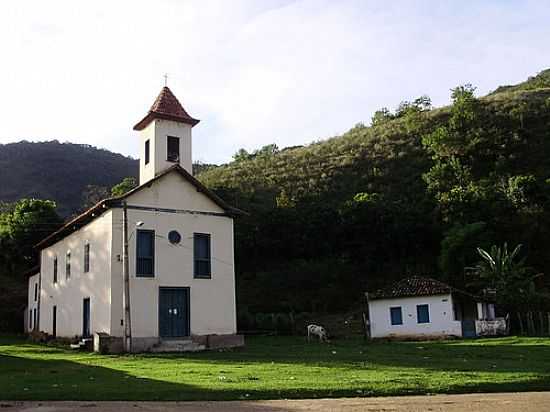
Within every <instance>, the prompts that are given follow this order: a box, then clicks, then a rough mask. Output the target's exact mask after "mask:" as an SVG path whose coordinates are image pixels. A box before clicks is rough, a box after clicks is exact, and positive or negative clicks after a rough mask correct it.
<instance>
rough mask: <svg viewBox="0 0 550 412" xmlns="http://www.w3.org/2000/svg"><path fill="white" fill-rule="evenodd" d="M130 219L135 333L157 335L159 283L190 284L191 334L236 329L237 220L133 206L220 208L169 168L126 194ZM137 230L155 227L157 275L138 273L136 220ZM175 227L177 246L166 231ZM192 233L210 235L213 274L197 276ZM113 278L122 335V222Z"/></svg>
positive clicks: (115, 327)
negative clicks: (143, 185)
mask: <svg viewBox="0 0 550 412" xmlns="http://www.w3.org/2000/svg"><path fill="white" fill-rule="evenodd" d="M127 202H128V205H129V210H128V221H129V232H130V241H129V256H130V262H129V263H130V275H131V276H130V289H131V292H130V293H131V296H130V300H131V317H132V336H134V337H156V336H158V297H159V287H189V288H190V326H191V333H192V334H195V335H204V334H231V333H236V311H235V273H234V261H233V219H231V218H229V217H225V216H212V215H204V214H190V213H169V212H153V211H142V210H134V209H132V208H131V206H132V205H139V206H150V207H162V208H164V209H177V210H194V211H209V212H217V213H222V212H223V209H221V208H220V207H219V206H217V205H216V204H215V203H214V202H212V201H211V200H210V199H209V198H208V197H206V196H205V195H204V194H202V193H200V192H197V190H196V188H195V187H194V186H192V185H191V184H190V183H188V182H187V181H186V180H185V179H183V178H182V177H181V176H180V175H178V174H177V173H175V172H174V173H171V174H169V175H167V176H164V177H163V178H162V179H160V180H158V181H156V182H154V183H153V184H152V185H151V187H150V188H147V189H144V190H142V191H140V192H137V193H135V194H134V195H132V196H130V197H129V198H128V199H127ZM113 213H114V220H115V221H122V210H121V209H116V210H114V211H113ZM139 221H141V222H143V225H142V226H141V227H139V229H149V230H154V231H155V235H156V238H155V276H154V277H153V278H143V277H136V275H135V246H136V235H135V230H136V222H139ZM171 230H177V231H178V232H179V233H180V234H181V236H182V241H181V244H180V245H178V246H174V245H172V244H170V243H169V241H168V239H167V236H168V232H170V231H171ZM193 233H209V234H210V235H211V256H212V261H211V265H212V278H211V279H194V278H193ZM113 240H114V241H113V259H114V260H113V278H112V289H111V290H112V301H113V302H115V301H118V302H120V303H119V304H116V305H115V304H113V308H112V325H111V327H112V333H113V334H114V335H116V336H122V334H123V327H122V326H121V319H123V310H122V300H121V299H122V286H123V282H122V263H121V262H118V261H116V262H115V260H116V256H117V255H121V254H122V232H121V227H120V226H118V225H115V233H114V234H113Z"/></svg>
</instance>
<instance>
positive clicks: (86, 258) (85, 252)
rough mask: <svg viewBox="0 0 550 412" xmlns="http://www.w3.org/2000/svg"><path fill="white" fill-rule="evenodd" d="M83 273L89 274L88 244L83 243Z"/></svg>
mask: <svg viewBox="0 0 550 412" xmlns="http://www.w3.org/2000/svg"><path fill="white" fill-rule="evenodd" d="M83 272H84V273H89V272H90V242H86V243H84V268H83Z"/></svg>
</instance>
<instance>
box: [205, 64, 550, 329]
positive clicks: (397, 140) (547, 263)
mask: <svg viewBox="0 0 550 412" xmlns="http://www.w3.org/2000/svg"><path fill="white" fill-rule="evenodd" d="M549 73H550V72H549V71H545V72H542V73H541V74H540V75H538V76H536V77H535V78H531V79H529V80H528V81H526V82H525V83H522V84H520V85H516V86H507V87H504V88H499V89H498V90H499V91H498V92H494V93H492V94H490V95H489V96H487V97H483V98H476V97H475V95H474V89H473V88H472V87H471V86H469V85H466V86H461V87H458V88H457V89H455V90H454V91H453V96H452V105H451V106H448V107H444V108H440V109H433V108H432V107H431V104H430V101H429V99H428V98H427V97H425V96H422V97H420V98H418V99H416V100H415V101H412V102H403V103H402V104H401V105H400V106H399V108H397V109H396V110H395V111H394V112H391V111H389V110H388V109H381V110H380V111H378V112H377V113H376V114H375V116H374V117H373V122H372V126H366V125H363V124H358V125H356V126H355V127H353V128H352V129H351V130H349V131H348V132H347V133H345V134H344V135H342V136H338V137H334V138H331V139H328V140H326V141H321V142H318V143H314V144H311V145H308V146H305V147H296V148H289V149H283V150H278V148H277V147H276V146H274V145H270V146H266V147H264V148H262V149H260V150H258V151H256V152H254V153H247V152H245V151H244V150H241V151H239V152H238V153H237V154H236V155H235V160H234V161H233V162H231V163H229V164H227V165H224V166H221V167H217V168H211V169H209V170H207V171H205V172H204V173H202V174H200V179H201V180H202V181H203V182H204V183H206V184H207V185H208V186H210V187H212V188H214V189H215V190H216V191H217V192H218V193H219V194H220V195H222V196H223V197H225V198H226V199H227V200H229V201H231V202H233V203H234V204H235V205H236V206H237V207H240V208H242V209H244V210H247V211H249V212H250V215H249V216H247V217H244V218H241V219H240V220H239V222H238V223H237V228H236V229H237V235H236V239H237V244H236V246H237V264H238V267H237V269H238V299H239V304H240V309H241V322H245V323H246V322H254V316H251V315H250V312H252V313H255V312H264V311H283V312H286V311H340V310H345V309H347V308H349V307H350V306H353V305H354V304H355V303H357V302H359V301H360V300H361V296H362V292H363V291H365V290H373V289H375V288H377V287H379V286H381V285H382V284H385V283H388V282H390V281H392V280H394V279H397V278H401V277H404V276H407V275H412V274H417V275H418V274H423V275H429V276H433V277H439V278H442V279H443V280H446V281H448V282H450V283H452V284H454V285H456V286H460V287H468V286H469V285H470V283H471V279H468V277H467V276H466V275H465V274H464V273H465V268H468V267H471V266H475V265H476V263H477V262H478V261H479V256H478V255H477V253H476V247H478V246H481V247H489V246H490V245H492V244H502V243H504V242H508V243H510V244H517V243H522V244H523V245H524V248H523V255H524V256H527V257H528V260H527V262H528V264H529V265H531V266H532V267H533V270H536V271H540V272H547V273H550V259H549V258H550V256H549V255H548V253H547V251H548V250H549V247H550V244H549V243H550V241H549V240H548V239H547V235H546V234H547V233H548V230H549V229H550V227H549V224H550V221H549V215H548V208H549V207H550V204H549V199H550V198H549V187H550V186H549V184H550V180H549V178H550V156H549V154H550V88H547V87H546V86H547V83H546V82H547V81H548V77H549ZM537 86H541V87H537ZM539 280H540V278H539ZM538 285H539V286H538V289H539V290H542V289H541V288H542V284H540V282H539V283H538ZM258 296H262V299H258ZM532 303H533V305H535V299H533V302H532Z"/></svg>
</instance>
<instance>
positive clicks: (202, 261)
mask: <svg viewBox="0 0 550 412" xmlns="http://www.w3.org/2000/svg"><path fill="white" fill-rule="evenodd" d="M193 256H194V265H193V267H194V269H193V271H194V276H195V277H196V278H207V279H209V278H210V277H211V276H212V273H211V267H212V265H211V262H210V235H208V234H205V233H195V234H194V235H193Z"/></svg>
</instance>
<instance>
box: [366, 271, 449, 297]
mask: <svg viewBox="0 0 550 412" xmlns="http://www.w3.org/2000/svg"><path fill="white" fill-rule="evenodd" d="M451 292H458V290H457V289H455V288H453V287H451V286H449V285H447V284H446V283H443V282H440V281H439V280H435V279H431V278H424V277H418V276H415V277H410V278H406V279H401V280H400V281H398V282H397V283H394V284H393V285H391V286H389V287H387V288H385V289H381V290H378V291H376V292H374V293H369V294H368V298H369V299H370V300H374V299H392V298H403V297H413V296H432V295H447V294H449V293H451Z"/></svg>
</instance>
